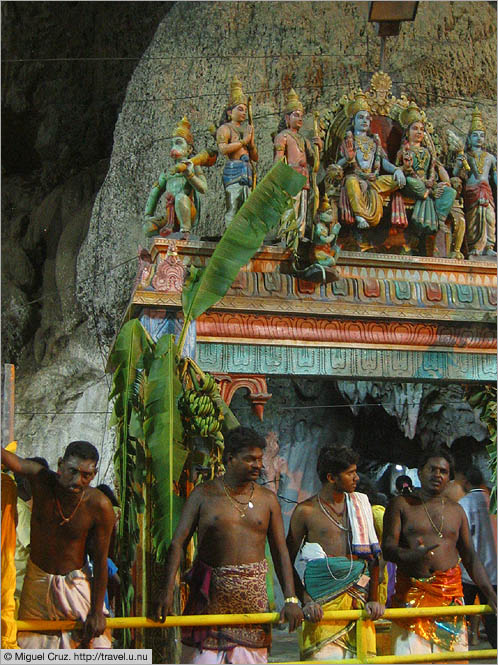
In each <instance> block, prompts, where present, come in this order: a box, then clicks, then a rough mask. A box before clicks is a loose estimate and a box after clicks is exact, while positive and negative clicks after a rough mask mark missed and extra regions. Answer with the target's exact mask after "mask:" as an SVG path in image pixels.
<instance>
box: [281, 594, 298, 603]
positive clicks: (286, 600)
mask: <svg viewBox="0 0 498 665" xmlns="http://www.w3.org/2000/svg"><path fill="white" fill-rule="evenodd" d="M284 603H292V604H294V605H296V604H299V598H296V596H289V598H284Z"/></svg>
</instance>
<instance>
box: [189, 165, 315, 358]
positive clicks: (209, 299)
mask: <svg viewBox="0 0 498 665" xmlns="http://www.w3.org/2000/svg"><path fill="white" fill-rule="evenodd" d="M305 182H306V180H305V178H304V176H303V175H301V174H300V173H297V172H296V171H294V169H293V168H291V167H290V166H287V164H285V163H284V162H283V161H280V162H277V163H276V164H275V165H274V166H273V168H272V169H271V170H270V171H269V172H268V173H267V174H266V176H265V177H264V178H263V179H262V180H261V181H260V182H259V184H258V186H257V187H256V189H255V190H254V191H253V192H252V193H251V194H250V196H249V197H248V199H247V200H246V202H245V203H244V204H243V205H242V207H241V208H240V209H239V210H238V212H237V214H236V215H235V217H234V218H233V220H232V222H231V223H230V224H229V226H228V228H227V229H226V231H225V233H224V234H223V237H222V238H221V240H220V241H219V243H218V245H217V246H216V249H215V250H214V252H213V255H212V256H211V259H210V260H209V263H208V265H207V266H206V268H204V269H202V270H201V269H198V268H195V269H193V270H192V271H191V274H190V279H188V280H187V282H186V284H185V286H184V287H183V291H182V305H183V313H184V317H185V320H184V326H183V330H182V335H181V337H180V342H179V347H180V349H181V348H182V341H183V337H184V331H186V329H187V327H188V325H189V324H190V322H191V321H192V320H193V319H196V318H198V317H199V316H200V315H201V314H203V313H204V312H205V311H206V310H207V309H209V307H211V306H212V305H214V304H215V303H217V302H218V301H219V300H221V298H223V296H224V295H225V294H226V292H227V291H228V289H229V288H230V287H231V285H232V284H233V282H234V280H235V278H236V277H237V275H238V273H239V270H240V269H241V268H242V267H243V266H244V265H245V264H246V263H247V262H248V261H249V260H250V259H251V258H252V257H253V256H254V254H255V253H256V252H257V251H258V249H259V248H260V246H261V243H262V242H263V239H264V237H265V235H266V234H267V233H268V232H269V231H271V230H273V229H274V228H275V227H276V226H277V224H278V223H279V220H280V217H281V216H282V213H284V212H285V211H286V210H288V209H289V208H290V207H291V206H292V200H291V198H290V197H292V196H295V195H296V194H298V193H299V192H300V191H301V189H302V188H303V186H304V184H305Z"/></svg>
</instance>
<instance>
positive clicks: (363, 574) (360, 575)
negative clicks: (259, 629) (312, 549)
mask: <svg viewBox="0 0 498 665" xmlns="http://www.w3.org/2000/svg"><path fill="white" fill-rule="evenodd" d="M349 571H350V572H349ZM348 572H349V574H348ZM332 575H334V576H335V577H336V578H339V579H334V578H333V577H332ZM368 583H369V576H368V568H367V563H366V562H365V561H353V562H352V565H351V562H350V560H349V559H347V558H345V557H324V558H320V559H314V560H312V561H308V563H307V565H306V569H305V571H304V586H305V588H306V591H307V593H309V595H310V596H311V597H312V598H313V600H315V601H316V602H319V603H320V605H321V606H322V608H323V611H324V612H329V611H334V610H335V611H338V610H359V609H363V608H364V607H365V603H366V601H367V598H368ZM355 626H356V622H355V621H352V620H351V621H347V620H342V621H341V620H339V619H337V620H327V623H319V624H315V623H311V622H308V621H305V622H304V623H303V627H302V629H301V630H299V649H300V652H301V660H306V659H310V658H311V657H312V656H313V655H314V654H316V653H317V652H318V651H320V650H321V649H323V647H324V646H326V645H328V644H331V643H332V642H333V643H335V644H336V645H338V646H340V647H341V648H342V649H345V650H347V651H351V652H352V653H353V654H356V631H355V630H354V629H355ZM364 638H365V644H366V650H367V653H368V655H369V656H375V628H374V624H373V622H372V621H367V622H365V632H364Z"/></svg>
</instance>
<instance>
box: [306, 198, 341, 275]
mask: <svg viewBox="0 0 498 665" xmlns="http://www.w3.org/2000/svg"><path fill="white" fill-rule="evenodd" d="M340 230H341V225H340V224H339V223H338V221H337V210H336V209H335V208H334V207H332V206H331V205H330V203H329V199H328V196H327V195H326V194H325V196H324V197H323V199H322V203H321V205H320V210H319V216H318V220H317V221H316V222H315V224H314V225H313V237H312V243H313V244H312V260H313V262H314V263H316V264H318V265H321V266H324V267H325V268H329V267H331V266H335V264H336V263H337V259H338V257H339V252H340V248H339V246H338V245H337V237H338V235H339V231H340Z"/></svg>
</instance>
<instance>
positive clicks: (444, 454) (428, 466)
mask: <svg viewBox="0 0 498 665" xmlns="http://www.w3.org/2000/svg"><path fill="white" fill-rule="evenodd" d="M451 475H453V458H452V456H451V454H450V453H449V451H448V449H446V448H443V447H440V448H434V449H432V450H430V449H428V450H426V451H425V452H424V454H423V456H422V457H421V459H420V462H419V468H418V476H419V479H420V484H421V487H420V489H418V490H415V491H414V492H413V494H411V495H410V496H396V497H394V498H393V499H391V501H390V503H389V505H388V507H387V510H386V514H385V518H384V539H383V544H382V550H383V554H384V558H385V559H386V560H387V561H392V562H393V563H396V564H397V567H398V568H397V578H396V593H395V595H394V596H393V599H392V606H393V607H410V608H416V607H440V606H447V605H463V590H462V581H461V574H460V567H459V565H458V564H459V563H460V561H461V562H462V563H463V565H464V566H465V569H466V570H467V572H468V573H469V575H470V578H471V579H472V580H473V581H474V583H475V584H476V586H477V587H478V588H479V591H480V593H482V597H483V598H486V600H487V602H488V603H489V605H491V607H492V608H493V610H494V611H495V612H496V592H495V590H494V589H493V587H492V586H491V583H490V581H489V579H488V576H487V574H486V571H485V570H484V568H483V566H482V564H481V562H480V561H479V558H478V556H477V554H476V552H475V550H474V547H473V544H472V538H471V536H470V531H469V526H468V522H467V518H466V516H465V512H464V510H463V508H462V507H461V506H460V505H458V504H457V503H455V502H454V501H452V500H451V499H449V498H448V497H446V496H444V489H445V487H446V485H447V484H448V482H449V480H450V476H451ZM392 638H393V652H394V654H395V655H403V654H430V653H438V652H441V651H467V650H468V644H467V627H466V624H465V618H464V617H463V616H458V617H451V616H450V617H448V616H443V617H419V618H416V617H415V618H412V617H410V618H408V619H393V628H392Z"/></svg>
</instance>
